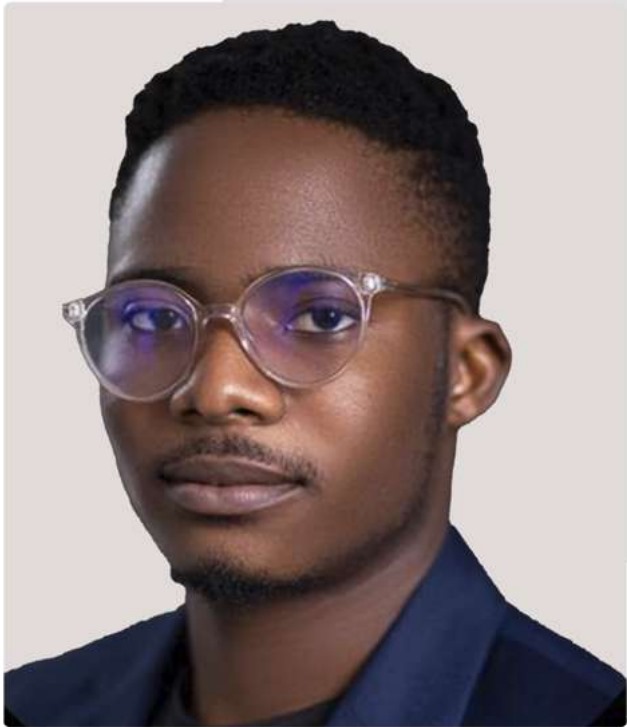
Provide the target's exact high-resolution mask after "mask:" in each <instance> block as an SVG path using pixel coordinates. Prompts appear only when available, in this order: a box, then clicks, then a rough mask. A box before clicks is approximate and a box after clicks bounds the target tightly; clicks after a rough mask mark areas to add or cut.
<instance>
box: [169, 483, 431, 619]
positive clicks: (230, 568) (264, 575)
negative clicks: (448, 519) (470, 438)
mask: <svg viewBox="0 0 627 727" xmlns="http://www.w3.org/2000/svg"><path fill="white" fill-rule="evenodd" d="M425 494H426V493H425V490H424V488H421V489H420V490H419V496H418V497H416V499H415V500H414V502H413V503H412V506H411V507H410V508H408V509H407V510H406V511H405V512H404V513H403V514H402V515H401V517H400V518H399V519H398V520H397V522H396V523H394V524H392V525H390V526H389V527H388V529H387V530H385V531H383V532H380V533H377V534H374V535H373V536H371V538H370V539H369V540H367V541H366V542H362V543H360V544H358V545H355V546H354V547H353V549H352V550H350V551H348V552H345V553H343V554H336V555H335V556H334V557H333V558H328V559H326V560H325V561H324V562H322V563H319V564H318V565H317V566H316V567H315V568H311V569H310V570H308V571H306V572H303V573H299V574H296V575H292V576H285V577H283V578H279V577H277V576H275V575H273V574H272V573H269V572H267V571H265V570H263V569H259V570H257V571H251V569H250V566H248V567H247V566H246V563H245V562H242V561H238V560H237V559H236V558H228V559H227V558H220V557H216V556H212V555H205V556H201V557H199V558H198V559H197V560H196V561H195V562H193V563H191V564H189V565H185V566H175V565H171V567H170V577H171V578H172V580H173V581H174V582H175V583H179V584H180V585H182V586H184V587H185V589H186V590H189V591H193V592H194V593H197V594H198V595H200V596H201V597H202V598H203V599H204V600H206V601H207V602H208V603H213V604H223V605H229V606H242V607H247V606H258V605H261V604H266V603H271V602H277V601H285V600H289V599H292V598H296V597H299V596H304V595H306V594H309V593H313V592H322V591H329V590H333V589H334V588H336V587H338V586H341V585H344V584H347V583H348V582H349V581H350V580H351V579H353V578H355V577H359V575H361V574H363V573H365V572H367V571H368V570H370V569H372V568H377V567H380V561H381V559H382V558H385V556H386V555H387V554H389V553H390V552H393V551H394V550H395V549H396V547H398V546H399V545H401V544H402V541H404V540H405V538H406V537H407V535H408V533H409V532H410V531H411V532H415V531H416V528H420V527H421V526H422V522H423V516H424V514H425V504H426V498H425V497H424V495H425Z"/></svg>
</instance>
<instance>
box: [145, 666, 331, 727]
mask: <svg viewBox="0 0 627 727" xmlns="http://www.w3.org/2000/svg"><path fill="white" fill-rule="evenodd" d="M181 656H182V658H181V659H180V662H179V665H178V669H177V670H176V672H177V673H176V676H175V677H174V680H173V681H172V684H171V685H170V688H169V689H168V690H166V693H165V697H164V699H163V701H162V703H161V704H160V705H159V707H158V708H157V711H156V712H155V714H154V716H153V717H152V719H151V721H150V725H151V726H152V727H172V726H173V725H176V727H200V724H201V723H200V722H198V721H197V720H196V719H194V717H193V716H192V714H191V711H190V706H189V705H190V701H191V700H190V689H189V669H188V667H187V663H186V660H185V658H184V656H183V653H182V652H181ZM336 702H337V699H329V700H326V701H324V702H318V703H317V704H313V705H311V706H309V707H306V708H305V709H299V710H297V711H295V712H287V713H285V714H281V715H275V716H273V717H267V718H265V719H262V720H253V721H252V722H247V723H246V724H242V725H237V726H233V727H283V726H284V725H289V726H291V727H301V725H302V726H303V727H321V725H324V724H326V720H327V717H328V716H329V714H330V712H331V710H332V709H333V707H334V706H335V703H336Z"/></svg>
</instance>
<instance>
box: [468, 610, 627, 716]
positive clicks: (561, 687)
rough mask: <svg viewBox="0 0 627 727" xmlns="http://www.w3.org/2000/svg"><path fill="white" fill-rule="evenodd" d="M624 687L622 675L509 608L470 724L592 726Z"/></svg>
mask: <svg viewBox="0 0 627 727" xmlns="http://www.w3.org/2000/svg"><path fill="white" fill-rule="evenodd" d="M624 689H625V678H624V676H623V675H622V674H621V673H620V672H618V671H616V670H615V669H614V668H612V667H611V666H609V665H608V664H605V663H604V662H602V661H601V660H600V659H598V658H597V657H596V656H594V655H593V654H591V653H590V652H588V651H586V650H585V649H583V648H582V647H581V646H578V645H577V644H575V643H574V642H572V641H570V640H569V639H567V638H565V637H564V636H561V635H560V634H558V633H556V632H555V631H552V630H551V629H549V628H547V627H546V626H543V625H542V624H540V623H538V622H537V621H535V620H534V619H532V618H531V617H530V616H527V615H526V614H524V613H522V612H521V611H519V610H518V609H517V608H515V607H514V606H511V605H508V610H507V614H506V617H505V619H504V620H503V623H502V625H501V628H500V629H499V632H498V634H497V636H496V638H495V641H494V643H493V645H492V648H491V649H490V652H489V654H488V657H487V659H486V663H485V666H484V669H483V671H482V673H481V676H480V678H479V680H478V682H477V684H476V686H475V690H474V693H473V698H472V701H471V703H470V708H469V711H468V713H467V720H466V721H465V724H479V723H481V724H484V725H489V724H490V725H491V724H501V725H507V724H514V723H515V722H513V721H508V720H509V719H514V715H515V719H517V720H520V719H523V720H524V723H525V724H528V725H545V724H551V725H562V724H563V725H589V724H592V723H593V722H594V721H595V719H597V718H598V717H599V716H600V715H601V714H603V712H605V711H606V710H607V708H608V707H609V705H611V704H612V702H614V700H615V699H616V698H617V697H618V696H619V695H620V693H621V692H622V691H623V690H624ZM518 724H521V722H520V721H518Z"/></svg>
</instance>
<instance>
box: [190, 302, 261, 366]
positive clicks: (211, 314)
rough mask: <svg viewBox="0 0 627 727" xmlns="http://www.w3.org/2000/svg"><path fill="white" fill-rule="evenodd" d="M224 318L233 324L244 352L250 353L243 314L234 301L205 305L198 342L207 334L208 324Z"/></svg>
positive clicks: (200, 316)
mask: <svg viewBox="0 0 627 727" xmlns="http://www.w3.org/2000/svg"><path fill="white" fill-rule="evenodd" d="M219 320H224V321H227V322H228V323H230V324H231V327H232V329H233V331H234V333H235V336H236V338H237V340H238V342H239V344H240V346H241V348H243V350H244V352H245V353H247V354H249V355H250V341H249V336H248V332H247V330H246V327H245V326H244V322H243V320H242V315H241V313H240V310H239V308H238V306H237V305H236V304H234V303H212V304H210V305H207V306H203V308H202V311H201V312H200V314H199V317H198V343H200V342H201V341H202V340H203V339H205V337H206V336H207V326H208V324H209V323H211V322H212V321H219Z"/></svg>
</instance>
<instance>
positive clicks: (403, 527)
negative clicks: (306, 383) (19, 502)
mask: <svg viewBox="0 0 627 727" xmlns="http://www.w3.org/2000/svg"><path fill="white" fill-rule="evenodd" d="M127 139H128V147H127V152H126V155H125V158H124V160H123V162H122V165H121V167H120V172H119V174H118V179H117V182H116V187H115V189H114V192H113V195H112V200H111V207H110V213H111V236H110V248H109V262H108V268H109V269H108V284H112V283H115V282H117V281H119V280H121V279H129V278H130V279H134V278H137V277H141V276H142V275H144V276H145V275H146V271H150V272H149V275H150V277H151V278H162V279H166V280H168V279H169V280H171V279H173V278H174V277H175V278H176V281H177V283H178V285H179V287H181V288H183V289H184V290H185V291H186V292H187V293H189V294H191V295H192V296H194V297H195V298H196V299H197V300H198V302H199V303H201V304H202V305H206V304H211V303H213V304H225V303H231V302H233V301H235V300H236V299H237V298H238V297H239V296H240V295H241V293H242V291H243V289H244V287H245V285H244V281H245V280H250V279H251V278H254V277H255V276H259V275H261V274H263V273H264V272H266V271H267V270H270V269H274V268H277V267H285V266H292V265H293V266H300V265H318V266H319V265H323V266H329V265H330V266H332V267H334V268H339V269H343V270H360V271H374V272H377V273H379V274H381V275H383V276H385V277H386V278H390V279H393V280H397V281H401V282H405V283H418V284H420V285H422V286H425V287H437V288H449V289H451V290H453V291H456V292H457V293H459V294H461V295H463V296H464V297H465V298H466V299H467V300H468V301H469V303H470V306H471V307H472V308H474V309H477V308H478V302H479V297H480V294H481V290H482V288H483V283H484V280H485V274H486V269H487V247H488V236H489V189H488V186H487V180H486V177H485V172H484V169H483V164H482V157H481V151H480V148H479V145H478V142H477V139H476V129H475V127H474V126H473V125H472V124H471V123H470V122H469V121H468V119H467V116H466V113H465V111H464V109H463V107H462V106H461V104H460V103H459V101H458V99H457V97H456V96H455V94H454V93H453V91H452V90H451V89H450V87H449V86H447V85H446V84H445V83H444V82H442V81H440V80H439V79H436V78H435V77H433V76H430V75H428V74H424V73H422V72H420V71H417V70H416V69H414V68H413V67H412V66H411V65H410V64H409V63H408V61H407V60H406V59H404V58H403V56H401V55H400V54H399V53H397V52H396V51H394V50H393V49H391V48H388V47H385V46H382V45H380V44H379V43H377V42H376V41H374V40H372V39H370V38H368V37H367V36H365V35H363V34H358V33H345V32H341V31H339V30H338V29H337V28H336V27H335V26H334V25H333V24H331V23H317V24H315V25H313V26H309V27H301V26H289V27H288V28H286V29H284V30H282V31H276V32H259V33H250V34H245V35H244V36H240V37H239V38H236V39H231V40H228V41H225V42H223V43H221V44H219V45H218V46H214V47H213V48H207V49H198V50H197V51H195V52H194V53H191V54H189V55H188V56H186V57H185V58H184V59H183V61H181V63H180V64H178V65H177V66H174V67H173V68H172V69H170V70H169V71H166V72H165V73H162V74H159V75H157V76H156V77H155V78H154V79H153V80H152V81H151V83H150V84H148V86H147V87H146V88H145V89H144V91H143V92H142V93H140V94H139V95H138V96H137V98H136V99H135V105H134V108H133V111H132V113H131V114H130V115H129V117H128V119H127ZM508 364H509V350H508V348H507V344H506V342H505V340H504V338H503V337H502V334H501V333H500V331H499V329H498V327H497V326H495V325H494V324H491V323H489V322H487V321H483V320H482V319H480V318H478V317H475V316H471V315H464V314H462V313H460V312H458V311H457V310H455V308H454V307H453V306H451V305H450V304H449V303H447V302H445V301H442V300H437V299H426V298H413V297H405V296H401V295H396V294H390V295H382V296H380V297H378V298H377V299H376V301H375V303H374V305H373V310H372V317H371V321H370V324H369V328H368V330H367V332H366V336H365V339H364V342H363V345H362V347H361V348H360V350H359V351H358V353H357V354H356V356H355V357H354V359H353V360H352V361H351V362H350V365H349V366H348V367H347V369H346V370H345V371H344V372H343V373H342V374H341V376H339V377H337V378H336V379H333V380H332V381H329V382H328V383H326V384H324V385H322V386H319V387H314V388H302V389H295V388H290V387H286V386H283V385H281V384H280V383H278V382H277V381H275V380H273V379H272V378H270V377H268V376H267V375H265V374H264V372H263V371H262V370H261V369H260V368H259V367H258V366H257V365H255V362H254V361H253V359H252V358H250V357H249V356H247V354H246V353H245V352H244V350H243V349H242V347H241V345H240V343H239V341H238V338H237V337H236V335H235V332H234V330H233V329H232V328H231V327H230V326H229V325H228V323H224V321H221V322H216V323H212V324H210V331H209V332H208V335H207V337H206V339H205V340H204V343H203V347H202V350H201V352H200V354H199V356H198V358H197V360H196V361H195V364H194V367H193V370H192V371H191V373H190V375H189V376H188V378H187V379H186V380H185V381H184V382H183V383H182V384H181V385H180V386H179V387H178V388H177V389H176V390H175V391H174V392H173V393H171V394H170V395H168V396H167V397H166V398H163V399H161V400H158V401H153V402H150V403H139V402H137V401H128V400H125V399H123V398H120V397H117V396H115V395H113V394H112V393H110V392H108V391H106V390H104V389H103V390H102V396H101V402H102V409H103V416H104V420H105V424H106V427H107V430H108V433H109V436H110V438H111V441H112V444H113V448H114V451H115V454H116V459H117V463H118V467H119V470H120V473H121V476H122V479H123V482H124V484H125V487H126V490H127V492H128V495H129V498H130V500H131V503H132V505H133V507H134V508H135V510H136V512H137V514H138V515H139V517H140V518H141V520H142V522H143V523H144V525H145V526H146V528H147V529H148V531H149V532H150V534H151V536H152V537H153V538H154V540H155V542H156V543H157V545H158V546H159V548H160V549H161V551H162V552H163V553H164V555H165V556H166V558H167V559H168V561H169V562H170V565H171V567H172V571H173V575H174V577H175V579H177V580H179V581H180V582H182V583H184V584H185V585H187V586H188V587H190V588H193V589H197V590H199V591H200V592H202V593H204V595H205V596H207V597H208V598H211V599H222V600H225V601H229V602H236V601H240V602H252V601H260V600H264V599H268V598H271V597H279V596H281V595H282V596H284V597H285V596H288V595H294V594H297V593H303V592H307V591H312V590H315V589H323V588H325V587H327V588H328V587H330V586H332V585H334V584H335V585H337V584H338V583H341V582H343V581H346V580H348V579H349V578H359V577H360V574H363V573H366V572H367V571H368V569H373V568H375V569H376V568H378V567H382V565H383V564H384V563H386V562H389V561H390V560H392V559H394V558H395V557H397V556H398V554H399V553H401V552H402V551H403V550H407V549H411V548H420V547H421V546H422V547H425V543H428V542H429V541H430V540H432V539H433V538H435V537H436V533H437V532H439V531H441V530H442V529H443V527H444V524H445V522H446V519H447V515H448V505H449V497H450V492H449V482H450V475H451V469H452V464H453V457H454V450H455V434H456V430H457V428H458V427H459V426H460V425H462V424H464V423H465V422H467V421H469V420H470V419H472V418H474V417H475V416H477V415H478V414H480V413H481V412H482V411H484V410H485V409H486V408H487V407H488V406H489V405H490V404H491V403H492V401H493V400H494V399H495V398H496V395H497V394H498V391H499V389H500V386H501V384H502V382H503V380H504V378H505V375H506V373H507V368H508ZM203 457H204V458H205V459H204V461H205V463H206V461H207V458H210V459H211V461H212V462H215V461H220V462H222V463H224V462H226V460H232V462H231V465H232V466H234V467H237V466H238V465H239V464H241V463H242V462H243V461H245V462H249V463H250V462H255V463H257V464H259V465H263V466H266V467H271V468H273V469H274V470H280V471H281V472H282V473H284V475H285V476H286V477H287V478H289V479H290V480H291V481H294V482H297V483H298V488H297V491H296V492H295V495H294V496H292V497H290V498H289V499H287V500H285V501H284V502H278V503H277V504H275V505H274V506H272V507H268V508H265V509H261V510H259V511H256V512H252V513H249V514H246V515H242V516H232V515H223V516H215V515H207V514H200V513H199V512H197V511H196V510H195V508H193V507H192V508H189V507H186V505H185V502H183V503H182V502H181V498H180V497H178V496H176V497H172V492H173V490H172V486H171V483H170V484H168V483H167V479H168V473H171V472H172V471H174V472H179V474H180V473H181V472H184V471H185V468H186V467H187V466H193V463H194V462H196V463H197V462H198V461H199V459H200V458H203ZM190 463H192V464H190ZM231 465H229V466H231ZM177 468H179V469H178V470H177ZM181 468H182V469H181ZM188 471H191V470H188Z"/></svg>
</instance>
